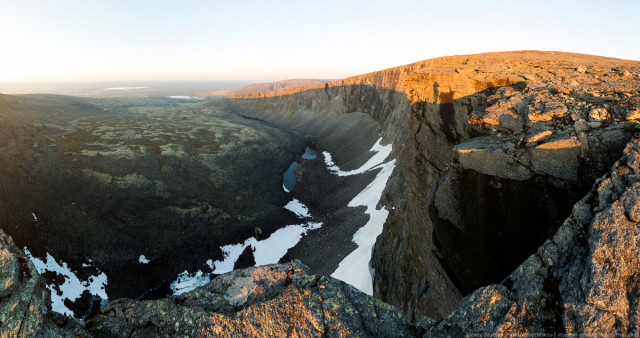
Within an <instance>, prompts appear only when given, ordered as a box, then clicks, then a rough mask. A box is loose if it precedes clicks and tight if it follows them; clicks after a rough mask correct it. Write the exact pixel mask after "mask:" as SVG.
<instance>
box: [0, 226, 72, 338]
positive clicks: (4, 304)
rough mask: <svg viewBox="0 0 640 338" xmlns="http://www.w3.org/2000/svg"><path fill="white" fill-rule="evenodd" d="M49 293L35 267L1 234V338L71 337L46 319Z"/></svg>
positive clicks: (11, 240)
mask: <svg viewBox="0 0 640 338" xmlns="http://www.w3.org/2000/svg"><path fill="white" fill-rule="evenodd" d="M50 306H51V299H50V295H49V290H47V288H46V286H45V284H44V280H43V279H42V277H40V275H39V274H38V272H37V271H36V269H35V267H34V266H33V263H31V261H30V260H29V259H28V258H27V257H26V255H25V254H24V252H22V250H20V249H18V248H17V247H16V246H15V244H14V242H13V239H11V237H9V236H8V235H6V234H5V233H4V232H3V231H2V230H0V337H34V336H43V335H46V336H47V337H65V336H72V333H71V332H64V331H62V330H60V329H58V328H57V327H56V326H55V325H53V324H52V323H51V322H50V321H49V319H48V315H47V307H50Z"/></svg>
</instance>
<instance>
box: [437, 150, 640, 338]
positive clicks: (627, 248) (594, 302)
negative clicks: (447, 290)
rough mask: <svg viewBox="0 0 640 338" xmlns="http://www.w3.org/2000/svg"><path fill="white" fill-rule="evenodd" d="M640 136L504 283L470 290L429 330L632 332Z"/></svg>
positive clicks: (635, 314)
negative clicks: (446, 315) (447, 314)
mask: <svg viewBox="0 0 640 338" xmlns="http://www.w3.org/2000/svg"><path fill="white" fill-rule="evenodd" d="M639 160H640V142H639V141H638V139H637V138H636V139H634V140H633V141H631V142H630V143H629V144H628V145H627V146H626V148H625V150H624V153H623V156H622V158H621V159H620V160H619V161H618V162H616V163H615V165H614V166H613V168H611V171H610V172H608V173H607V174H606V175H604V176H603V177H601V178H599V179H598V180H597V181H596V183H595V184H594V186H593V188H592V189H591V191H590V192H589V193H588V194H587V195H586V196H585V197H584V198H582V199H581V200H580V201H579V202H578V203H576V204H575V206H574V207H573V210H572V212H571V214H570V215H569V217H568V218H567V219H566V220H565V221H564V223H563V224H562V226H561V227H560V228H559V229H558V231H557V232H556V233H555V235H554V236H553V237H552V238H551V239H549V240H546V241H545V242H544V244H543V245H541V246H540V248H538V250H537V251H536V253H534V254H533V255H531V256H529V257H528V258H527V259H526V260H525V261H524V263H522V264H521V265H520V266H519V267H518V268H517V269H516V270H515V271H513V273H511V274H510V275H509V276H508V277H507V278H506V279H505V280H504V281H503V282H502V283H501V284H493V285H489V286H486V287H482V288H479V289H477V290H475V291H474V292H473V293H472V294H470V295H469V296H467V297H465V298H464V299H463V300H462V301H460V302H459V303H458V304H457V305H456V307H455V309H454V311H453V312H452V313H451V314H450V315H449V316H448V317H447V318H446V319H445V320H443V321H441V322H439V323H437V325H434V326H433V327H432V328H431V329H430V330H429V331H428V333H427V334H426V336H458V335H468V334H473V333H491V334H496V335H500V336H521V335H531V334H536V333H537V334H544V333H547V334H551V333H566V334H569V335H580V334H587V335H593V336H599V337H603V336H614V335H616V334H617V335H623V336H625V335H637V334H638V330H639V323H638V314H639V313H640V310H639V309H638V277H639V273H638V264H639V262H638V250H639V245H640V241H638V238H639V236H638V235H639V231H638V221H637V220H638V219H639V218H640V215H638V210H640V209H639V208H638V207H639V206H640V189H639V188H640V182H639V181H638V178H639V176H638V174H639V173H640V172H639V171H638V170H639V169H640V166H639V165H640V162H639Z"/></svg>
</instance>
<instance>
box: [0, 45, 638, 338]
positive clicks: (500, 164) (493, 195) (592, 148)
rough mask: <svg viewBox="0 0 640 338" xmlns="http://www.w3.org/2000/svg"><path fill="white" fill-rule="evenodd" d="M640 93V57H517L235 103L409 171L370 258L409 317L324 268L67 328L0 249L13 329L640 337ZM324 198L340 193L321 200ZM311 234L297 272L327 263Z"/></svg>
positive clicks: (431, 66) (7, 318)
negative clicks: (319, 260) (382, 148)
mask: <svg viewBox="0 0 640 338" xmlns="http://www.w3.org/2000/svg"><path fill="white" fill-rule="evenodd" d="M638 90H640V62H637V61H628V60H620V59H614V58H605V57H599V56H591V55H581V54H572V53H562V52H540V51H518V52H500V53H487V54H477V55H465V56H450V57H442V58H436V59H431V60H426V61H421V62H417V63H413V64H410V65H405V66H401V67H396V68H390V69H387V70H383V71H380V72H374V73H369V74H364V75H360V76H355V77H350V78H347V79H344V80H339V81H333V82H330V83H324V84H323V83H318V84H314V85H310V86H306V87H300V88H293V89H282V90H278V91H269V92H262V93H249V94H237V95H232V96H229V97H228V99H226V101H225V102H226V104H227V108H228V109H230V110H232V111H233V112H235V113H236V114H239V115H242V116H246V117H250V118H253V119H260V120H264V121H267V122H270V123H271V124H273V125H274V126H277V127H280V128H284V129H287V130H289V131H292V132H294V133H297V134H299V135H302V136H303V137H304V138H305V140H308V141H309V142H311V143H312V144H313V145H315V146H316V147H317V148H318V150H320V151H324V150H327V151H329V152H331V154H332V155H334V156H333V159H334V161H335V162H336V163H337V164H338V165H339V166H340V167H341V168H344V170H350V169H352V168H357V167H358V166H359V164H362V163H363V162H364V161H366V158H367V156H366V155H367V154H368V152H367V150H368V149H369V148H370V147H371V145H372V144H373V142H375V140H376V139H377V138H378V137H379V135H381V136H382V138H383V144H389V143H391V144H392V145H393V152H392V153H391V155H390V156H389V158H388V160H391V159H395V160H396V167H395V170H394V173H393V174H392V176H391V178H390V179H389V181H388V182H387V187H386V190H385V191H384V193H383V194H382V198H381V200H380V202H379V207H380V208H385V209H387V210H388V211H389V216H388V217H387V219H386V221H385V224H384V229H383V231H382V233H381V234H380V235H379V236H378V238H377V242H376V245H375V248H374V252H373V254H372V259H371V265H372V267H373V270H374V271H375V273H374V275H373V276H374V285H373V286H374V296H375V297H376V298H378V299H379V300H382V301H384V302H386V303H389V304H391V305H393V306H390V305H388V304H384V303H382V302H380V301H379V300H374V299H372V298H371V297H368V296H366V295H365V294H363V293H360V292H358V291H357V290H355V289H354V288H352V287H349V286H347V285H345V284H343V283H341V282H338V281H336V280H334V279H332V278H330V277H325V276H320V275H313V274H311V273H312V272H313V271H315V270H314V269H315V268H316V267H315V262H314V261H313V260H310V261H311V262H310V263H308V264H309V269H307V268H305V267H303V266H302V265H300V264H299V263H288V264H281V265H273V266H269V267H262V268H249V269H247V270H236V271H233V272H231V273H229V274H225V275H222V276H219V277H217V278H216V279H214V280H213V281H212V282H211V283H210V284H208V285H206V286H204V287H202V288H199V289H196V290H194V291H192V292H189V293H186V294H184V295H182V296H177V297H173V296H169V297H167V298H164V299H160V300H144V301H140V300H112V301H110V302H109V303H108V304H107V305H105V306H104V307H103V308H102V310H101V312H100V313H99V314H98V315H97V316H95V317H94V318H92V319H89V320H87V321H80V320H74V319H67V318H61V317H60V316H58V315H53V314H51V313H50V312H48V309H47V295H46V293H47V291H46V290H45V289H44V287H43V285H42V282H41V279H40V277H39V276H38V275H37V273H36V272H35V270H34V268H33V266H32V264H31V263H30V262H28V261H27V260H26V259H25V258H24V253H22V252H21V251H20V250H19V249H18V248H16V247H15V245H13V242H12V241H11V239H10V238H8V236H5V235H0V250H1V251H0V254H1V255H2V260H1V261H0V262H1V264H0V271H1V272H2V278H3V280H4V281H5V282H4V283H0V285H4V288H3V289H2V291H0V295H2V296H3V298H0V308H1V309H5V310H0V314H5V315H4V316H3V317H2V322H3V324H2V325H4V326H3V329H4V328H6V329H8V330H12V331H8V332H11V333H16V334H17V335H30V334H33V335H35V334H38V333H42V332H56V334H52V335H53V336H55V335H61V336H64V335H80V336H92V335H96V336H112V335H116V334H124V335H128V336H145V335H155V336H171V335H209V336H224V335H229V334H237V335H254V336H272V335H285V334H286V335H318V336H320V335H326V336H349V335H350V336H424V337H441V336H453V337H457V336H465V335H470V334H497V335H504V336H526V335H536V334H545V335H558V334H567V335H579V334H590V335H594V336H613V335H637V334H640V291H639V290H640V261H639V260H638V257H639V256H638V252H639V250H640V231H639V230H638V224H639V221H638V220H639V219H640V211H639V210H640V141H639V140H640V123H639V120H640V95H639V94H638ZM311 165H312V164H305V163H303V164H301V165H300V166H299V167H301V169H300V170H298V169H297V170H298V171H297V172H296V175H300V177H299V180H300V184H299V185H298V186H299V187H297V188H296V189H297V190H296V191H293V192H292V194H293V196H295V197H296V198H300V199H301V200H302V201H303V202H307V201H309V200H311V201H312V202H313V203H309V206H310V208H317V209H318V210H324V211H326V212H327V213H328V212H330V211H331V210H332V208H333V205H331V207H329V206H327V203H333V200H334V199H335V198H334V197H335V196H340V194H342V193H344V190H342V189H341V188H340V186H337V185H336V184H335V182H330V181H327V182H316V183H315V185H314V184H312V183H308V182H309V181H310V180H309V178H311V177H314V175H317V176H320V177H322V176H321V175H319V174H318V173H317V172H314V171H313V168H312V167H311ZM323 185H326V186H330V187H331V190H332V191H328V192H323V193H322V196H321V198H319V197H318V196H316V195H314V194H317V191H322V189H323V187H322V186H323ZM340 185H345V186H348V185H349V184H348V183H345V184H342V183H341V184H340ZM305 197H306V199H305ZM327 200H328V201H327ZM323 203H324V204H323ZM336 222H337V223H339V222H348V220H346V221H345V220H344V219H340V220H337V221H336ZM330 223H331V222H330V220H328V221H326V224H325V225H323V229H325V230H326V229H331V228H332V225H331V224H330ZM333 226H335V225H333ZM314 236H316V235H314V233H313V232H311V233H309V234H308V235H307V236H305V237H304V238H303V239H302V240H301V242H300V243H299V245H297V246H296V247H294V248H293V249H292V250H291V251H290V255H291V256H292V257H289V258H297V257H302V255H300V256H296V255H295V254H293V253H296V252H305V251H306V252H309V251H310V250H309V249H308V248H316V247H318V246H317V243H318V242H317V240H316V239H314ZM314 241H315V242H314ZM324 244H325V245H326V244H330V243H324ZM317 255H322V253H321V252H318V253H317ZM305 262H306V261H305ZM1 281H2V280H0V282H1ZM10 308H11V309H16V311H13V310H12V311H9V310H8V309H10ZM396 308H397V309H396ZM16 313H19V314H20V315H16ZM7 314H8V315H7ZM56 330H57V331H56Z"/></svg>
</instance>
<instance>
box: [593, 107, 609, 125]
mask: <svg viewBox="0 0 640 338" xmlns="http://www.w3.org/2000/svg"><path fill="white" fill-rule="evenodd" d="M610 116H611V115H609V112H608V111H607V110H606V109H604V108H595V109H592V110H591V111H590V112H589V119H591V121H594V122H599V121H602V120H606V119H608V118H609V117H610Z"/></svg>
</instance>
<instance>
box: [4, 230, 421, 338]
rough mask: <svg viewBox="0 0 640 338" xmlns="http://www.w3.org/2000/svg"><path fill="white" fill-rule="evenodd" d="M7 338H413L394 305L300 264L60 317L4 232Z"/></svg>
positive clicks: (233, 275)
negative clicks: (81, 317)
mask: <svg viewBox="0 0 640 338" xmlns="http://www.w3.org/2000/svg"><path fill="white" fill-rule="evenodd" d="M0 282H2V284H0V285H2V286H3V288H2V290H1V291H0V292H1V294H2V297H1V298H0V320H1V323H0V336H1V337H33V336H44V337H92V336H97V337H114V336H122V335H124V336H133V337H148V336H155V337H160V336H162V337H168V336H190V337H192V336H203V335H209V336H254V337H273V336H289V335H292V334H293V335H297V336H328V337H338V336H339V337H344V336H377V337H381V336H384V337H406V336H412V334H411V332H412V331H410V330H415V329H413V327H412V326H411V325H409V324H408V323H407V322H406V320H405V318H404V315H403V314H402V313H401V312H400V311H399V310H398V309H397V308H395V307H393V306H391V305H388V304H385V303H383V302H382V301H380V300H377V299H375V298H373V297H370V296H367V295H366V294H364V293H362V292H360V291H358V290H356V289H355V288H354V287H352V286H350V285H347V284H346V283H344V282H342V281H339V280H336V279H334V278H331V277H327V276H316V275H311V274H309V273H308V268H307V267H305V266H304V265H302V263H300V262H297V261H295V262H293V261H292V262H290V263H288V264H274V265H266V266H260V267H254V268H248V269H244V270H235V271H232V272H230V273H227V274H223V275H220V276H218V277H217V278H215V279H214V280H213V281H212V282H211V283H209V284H207V285H205V286H203V287H200V288H197V289H195V290H193V291H191V292H188V293H185V294H182V295H180V296H169V297H167V298H164V299H160V300H145V301H140V300H131V299H118V300H114V301H111V302H109V303H107V304H106V305H105V306H104V307H103V308H102V309H101V312H100V313H99V314H98V315H97V316H95V317H94V318H92V319H90V320H89V321H87V323H86V326H85V323H84V322H82V321H78V320H75V319H72V318H68V317H64V316H62V315H58V314H54V313H51V312H49V311H50V303H51V300H50V298H49V292H48V290H47V289H46V288H45V285H44V282H43V279H42V278H41V277H40V275H39V274H38V273H37V271H36V270H35V268H34V266H33V264H32V263H31V262H30V261H29V260H28V259H27V258H26V257H25V255H24V253H23V252H22V251H21V250H19V249H18V248H17V247H16V246H15V244H14V243H13V240H12V239H11V237H9V236H7V235H6V234H4V232H2V231H1V230H0Z"/></svg>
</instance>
